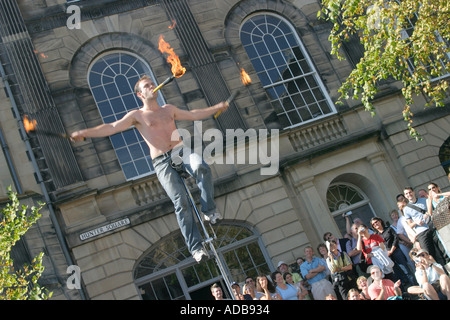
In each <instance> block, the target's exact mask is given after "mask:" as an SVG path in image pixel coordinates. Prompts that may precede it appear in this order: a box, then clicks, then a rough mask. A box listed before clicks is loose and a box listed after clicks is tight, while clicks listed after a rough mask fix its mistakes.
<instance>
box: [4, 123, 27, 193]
mask: <svg viewBox="0 0 450 320" xmlns="http://www.w3.org/2000/svg"><path fill="white" fill-rule="evenodd" d="M0 143H1V144H2V150H3V154H4V155H5V159H6V163H7V165H8V169H9V172H10V174H11V177H12V178H13V181H14V186H15V188H16V190H17V193H18V194H22V193H23V190H22V185H21V184H20V181H19V178H18V177H17V172H16V168H15V167H14V164H13V162H12V159H11V154H10V153H9V147H8V144H7V143H6V140H5V137H4V136H3V130H2V128H0Z"/></svg>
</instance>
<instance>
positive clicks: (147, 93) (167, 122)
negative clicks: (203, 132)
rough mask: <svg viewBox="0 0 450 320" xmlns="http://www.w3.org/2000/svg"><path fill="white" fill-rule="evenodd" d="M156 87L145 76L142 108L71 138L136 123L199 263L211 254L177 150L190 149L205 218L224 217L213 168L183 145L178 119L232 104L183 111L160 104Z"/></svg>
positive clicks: (187, 164)
mask: <svg viewBox="0 0 450 320" xmlns="http://www.w3.org/2000/svg"><path fill="white" fill-rule="evenodd" d="M155 87H156V86H155V84H154V83H153V81H152V80H151V79H150V78H149V77H148V76H143V77H142V78H140V79H139V80H138V82H137V83H136V85H135V88H134V89H135V92H136V95H137V96H138V97H139V98H140V99H141V100H142V102H143V106H142V108H140V109H135V110H132V111H130V112H128V113H127V114H126V115H125V116H124V117H123V118H122V119H120V120H117V121H115V122H112V123H105V124H101V125H99V126H96V127H93V128H88V129H84V130H79V131H75V132H73V133H72V134H71V140H72V141H82V140H83V139H84V138H95V137H106V136H111V135H113V134H115V133H118V132H121V131H124V130H127V129H128V128H130V127H131V126H133V125H134V126H135V127H136V129H138V130H139V132H140V133H141V135H142V137H143V138H144V140H145V142H146V143H147V144H148V146H149V148H150V157H151V158H152V163H153V167H154V169H155V172H156V175H157V177H158V179H159V181H160V183H161V185H162V186H163V188H164V190H165V191H166V192H167V194H168V196H169V198H170V199H171V200H172V202H173V204H174V207H175V214H176V217H177V221H178V224H179V226H180V230H181V233H182V234H183V237H184V239H185V241H186V244H187V247H188V250H189V252H190V253H191V254H192V256H193V257H194V259H195V260H196V261H197V262H198V263H199V262H200V261H201V260H202V258H203V257H204V256H207V255H208V254H207V252H206V250H205V249H204V248H203V245H202V237H201V235H200V231H199V230H198V228H197V225H196V223H195V219H194V215H193V212H192V209H191V207H190V204H189V199H188V196H187V194H186V191H185V189H184V186H183V184H182V181H181V180H180V179H181V177H180V175H179V173H178V172H177V171H176V170H175V169H174V168H173V167H172V165H173V163H172V157H171V154H172V153H174V151H175V150H178V149H179V148H181V147H183V148H182V150H183V152H186V150H189V152H190V153H189V154H188V155H186V154H183V160H185V159H188V161H183V162H184V163H183V167H184V169H185V170H186V171H187V172H188V173H189V174H190V175H191V176H193V177H194V178H195V180H196V181H197V185H198V187H199V189H200V192H201V200H200V204H201V207H202V212H203V215H204V219H205V220H206V221H209V222H210V223H212V224H214V223H216V222H217V220H220V219H222V216H221V214H220V213H219V212H217V211H216V205H215V202H214V186H213V179H212V174H211V169H210V167H209V166H208V165H207V164H206V163H205V161H204V160H203V158H202V156H201V155H198V154H196V153H194V152H193V151H192V150H191V149H190V148H186V146H184V145H183V141H182V139H181V137H180V135H179V133H178V130H177V128H176V125H175V120H190V121H196V120H202V119H206V118H208V117H210V116H212V115H214V114H215V113H217V112H219V111H220V112H223V111H225V110H226V109H227V108H228V103H227V102H220V103H218V104H216V105H214V106H212V107H209V108H205V109H194V110H190V111H187V110H181V109H179V108H177V107H175V106H174V105H171V104H165V105H163V106H159V104H158V102H157V101H156V98H157V96H158V92H157V91H156V92H154V89H155Z"/></svg>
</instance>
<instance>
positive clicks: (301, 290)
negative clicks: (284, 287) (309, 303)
mask: <svg viewBox="0 0 450 320" xmlns="http://www.w3.org/2000/svg"><path fill="white" fill-rule="evenodd" d="M283 279H284V282H286V284H290V285H293V286H294V287H295V288H296V289H297V291H298V300H310V299H309V297H308V290H306V288H305V287H304V286H303V285H302V283H301V282H297V283H294V281H293V280H292V275H291V274H290V273H289V272H286V273H284V274H283Z"/></svg>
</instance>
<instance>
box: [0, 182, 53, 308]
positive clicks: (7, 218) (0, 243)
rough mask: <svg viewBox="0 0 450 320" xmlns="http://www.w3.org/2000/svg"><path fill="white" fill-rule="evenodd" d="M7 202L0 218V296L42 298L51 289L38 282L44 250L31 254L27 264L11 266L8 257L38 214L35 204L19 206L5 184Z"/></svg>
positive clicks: (9, 257)
mask: <svg viewBox="0 0 450 320" xmlns="http://www.w3.org/2000/svg"><path fill="white" fill-rule="evenodd" d="M8 198H9V200H10V202H8V203H7V204H6V206H5V207H4V208H3V209H2V221H1V222H0V299H1V300H43V299H48V298H50V297H51V295H52V294H51V293H49V294H48V293H47V291H46V290H45V289H44V288H42V287H41V286H40V285H39V284H38V280H39V278H40V276H41V275H42V273H43V271H44V266H43V265H42V258H43V256H44V253H43V252H42V253H40V254H39V255H38V256H37V257H35V258H34V259H33V261H32V263H31V264H30V265H24V266H23V267H22V268H21V269H20V270H15V269H14V265H13V260H12V259H11V249H12V247H13V246H14V245H15V244H16V242H17V241H18V240H19V239H20V237H21V236H23V235H24V234H25V233H26V232H27V231H28V229H30V227H31V226H32V225H33V224H34V223H36V221H37V220H38V219H39V218H40V217H41V214H40V213H39V210H40V209H42V205H43V204H41V203H40V204H39V207H35V206H33V207H31V212H30V213H28V207H27V206H20V204H19V200H18V198H17V194H16V193H14V192H12V191H11V188H8Z"/></svg>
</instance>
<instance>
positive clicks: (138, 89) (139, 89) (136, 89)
mask: <svg viewBox="0 0 450 320" xmlns="http://www.w3.org/2000/svg"><path fill="white" fill-rule="evenodd" d="M144 80H150V81H151V79H150V77H149V76H147V75H143V76H142V77H141V78H140V79H139V80H138V81H137V82H136V84H135V85H134V92H135V93H138V92H141V88H140V87H139V84H140V83H141V82H142V81H144Z"/></svg>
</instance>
